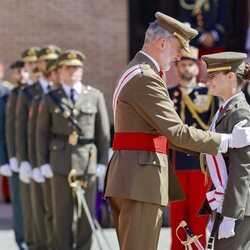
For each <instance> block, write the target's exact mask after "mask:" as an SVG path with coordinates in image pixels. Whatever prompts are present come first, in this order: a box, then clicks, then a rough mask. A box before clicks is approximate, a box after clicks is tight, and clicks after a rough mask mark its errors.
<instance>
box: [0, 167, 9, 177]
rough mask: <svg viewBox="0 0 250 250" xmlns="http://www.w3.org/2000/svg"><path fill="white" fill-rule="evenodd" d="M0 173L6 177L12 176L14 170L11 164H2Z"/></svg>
mask: <svg viewBox="0 0 250 250" xmlns="http://www.w3.org/2000/svg"><path fill="white" fill-rule="evenodd" d="M0 174H1V175H3V176H6V177H10V176H12V171H11V169H10V166H9V164H4V165H2V166H0Z"/></svg>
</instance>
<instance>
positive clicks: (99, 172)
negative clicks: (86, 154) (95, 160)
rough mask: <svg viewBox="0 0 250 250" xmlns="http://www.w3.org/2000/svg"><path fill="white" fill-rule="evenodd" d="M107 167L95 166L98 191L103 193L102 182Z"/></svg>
mask: <svg viewBox="0 0 250 250" xmlns="http://www.w3.org/2000/svg"><path fill="white" fill-rule="evenodd" d="M106 170H107V167H106V166H105V165H103V164H97V166H96V176H97V177H98V190H99V191H101V192H102V191H103V189H104V180H105V174H106Z"/></svg>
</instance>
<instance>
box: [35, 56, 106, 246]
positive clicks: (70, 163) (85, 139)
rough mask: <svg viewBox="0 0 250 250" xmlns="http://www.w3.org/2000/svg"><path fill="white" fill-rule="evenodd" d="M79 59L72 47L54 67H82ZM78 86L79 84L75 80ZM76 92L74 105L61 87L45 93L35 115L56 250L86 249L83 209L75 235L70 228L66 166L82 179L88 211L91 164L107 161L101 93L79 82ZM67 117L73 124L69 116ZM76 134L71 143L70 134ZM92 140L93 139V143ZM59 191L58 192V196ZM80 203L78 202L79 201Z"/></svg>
mask: <svg viewBox="0 0 250 250" xmlns="http://www.w3.org/2000/svg"><path fill="white" fill-rule="evenodd" d="M83 60H84V57H83V56H82V55H81V53H79V52H77V51H68V52H65V53H63V54H62V55H61V56H60V57H59V59H58V66H59V67H60V66H64V65H71V66H82V65H83ZM80 85H81V84H80ZM81 86H82V87H81V93H80V94H79V96H78V98H77V99H76V102H75V103H73V102H72V101H71V100H70V98H69V96H68V95H67V94H66V92H65V89H64V88H63V86H62V87H60V88H59V89H58V90H54V91H52V92H51V93H50V94H47V95H45V96H44V98H43V100H42V102H41V104H40V107H39V114H38V124H37V149H38V163H39V165H40V166H45V165H46V164H50V165H51V167H52V170H53V173H54V177H53V178H52V200H53V202H54V203H53V205H54V207H53V208H54V210H53V216H54V226H55V247H56V249H60V250H64V249H67V250H69V249H72V247H73V241H74V242H75V244H76V249H90V247H91V229H90V226H89V223H88V221H87V219H86V216H85V213H84V212H83V213H82V216H81V218H78V220H77V230H76V232H75V234H74V235H75V239H74V236H73V232H72V223H73V210H74V203H75V200H74V198H73V196H72V190H71V188H70V186H69V183H68V180H67V177H68V174H69V172H70V170H71V169H76V170H77V175H78V176H79V178H87V180H88V185H87V187H86V189H85V192H86V193H85V197H86V200H87V203H88V206H89V209H90V211H91V212H92V214H93V211H94V201H95V195H96V177H95V174H96V164H97V162H98V163H101V164H107V160H108V146H109V120H108V115H107V110H106V105H105V101H104V97H103V94H102V93H101V92H100V91H99V90H97V89H95V88H93V87H90V86H85V85H81ZM69 115H70V116H72V119H73V120H74V123H77V126H79V127H80V129H81V131H82V132H81V134H79V130H77V129H76V127H75V126H74V125H73V124H72V122H71V121H69V119H67V117H68V116H69ZM76 134H79V136H78V139H76V141H75V145H72V144H74V143H72V144H70V143H71V142H69V138H72V136H74V135H76ZM94 142H95V143H94ZM62 194H63V195H62ZM79 205H81V204H79Z"/></svg>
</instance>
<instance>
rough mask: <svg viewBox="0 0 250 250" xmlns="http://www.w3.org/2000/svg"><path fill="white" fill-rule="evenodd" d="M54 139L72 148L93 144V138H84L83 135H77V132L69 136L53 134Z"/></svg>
mask: <svg viewBox="0 0 250 250" xmlns="http://www.w3.org/2000/svg"><path fill="white" fill-rule="evenodd" d="M53 137H54V138H55V139H59V140H62V141H64V142H66V143H68V144H70V145H72V146H75V145H86V144H91V143H94V142H95V139H94V138H86V137H84V136H83V135H78V134H77V132H75V131H74V132H72V133H71V134H70V135H62V134H53Z"/></svg>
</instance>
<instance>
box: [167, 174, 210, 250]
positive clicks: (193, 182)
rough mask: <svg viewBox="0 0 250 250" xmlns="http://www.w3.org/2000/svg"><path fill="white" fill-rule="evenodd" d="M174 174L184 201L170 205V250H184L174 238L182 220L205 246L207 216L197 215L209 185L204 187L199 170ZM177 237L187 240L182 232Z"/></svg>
mask: <svg viewBox="0 0 250 250" xmlns="http://www.w3.org/2000/svg"><path fill="white" fill-rule="evenodd" d="M176 174H177V177H178V179H179V181H180V184H181V186H182V189H183V191H184V193H185V195H186V199H185V200H183V201H176V202H171V203H170V226H171V234H172V244H171V250H181V249H183V250H184V249H185V246H184V245H182V244H181V243H180V241H179V239H178V238H177V236H176V228H177V227H178V225H179V224H180V222H181V221H182V220H184V221H186V222H187V223H188V225H189V227H190V228H191V229H192V231H193V232H194V233H195V234H196V235H201V234H202V237H200V238H199V240H200V242H201V244H202V245H203V246H206V226H207V222H208V216H206V215H202V216H199V215H198V213H199V210H200V207H201V205H202V203H203V202H204V200H205V197H206V192H207V191H208V188H209V186H210V184H208V185H206V186H205V185H204V174H203V173H202V172H201V171H200V170H178V171H176ZM178 235H179V236H180V238H181V239H182V240H186V238H187V235H186V233H185V232H184V230H179V231H178Z"/></svg>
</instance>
